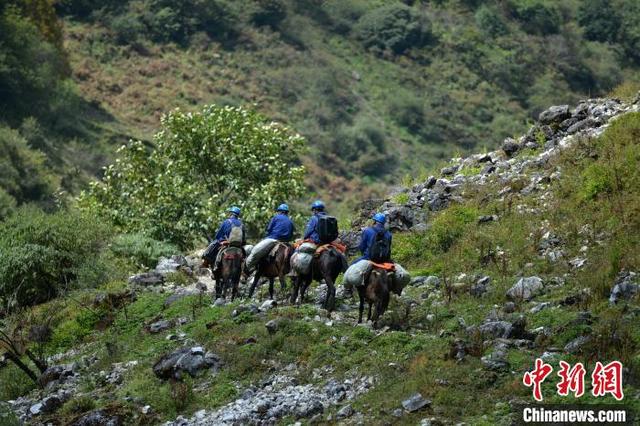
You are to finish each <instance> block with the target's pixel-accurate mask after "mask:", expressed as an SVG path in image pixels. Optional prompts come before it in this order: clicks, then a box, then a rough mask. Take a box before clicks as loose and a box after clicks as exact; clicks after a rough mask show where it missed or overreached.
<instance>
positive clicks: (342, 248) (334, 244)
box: [316, 241, 347, 255]
mask: <svg viewBox="0 0 640 426" xmlns="http://www.w3.org/2000/svg"><path fill="white" fill-rule="evenodd" d="M329 247H333V248H335V249H336V250H338V251H339V252H340V253H342V254H344V253H345V252H346V251H347V246H345V245H344V244H340V243H338V242H337V241H332V242H330V243H328V244H323V245H321V246H320V247H318V249H317V250H316V255H318V254H320V253H322V252H323V251H325V250H328V249H329Z"/></svg>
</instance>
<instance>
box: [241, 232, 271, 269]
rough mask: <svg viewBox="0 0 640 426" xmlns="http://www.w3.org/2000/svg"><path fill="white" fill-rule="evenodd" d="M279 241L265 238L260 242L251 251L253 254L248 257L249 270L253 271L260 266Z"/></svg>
mask: <svg viewBox="0 0 640 426" xmlns="http://www.w3.org/2000/svg"><path fill="white" fill-rule="evenodd" d="M277 242H278V240H276V239H273V238H265V239H264V240H262V241H260V242H259V243H258V244H256V245H255V246H253V249H252V250H251V254H250V255H249V257H247V262H246V264H247V268H249V269H253V268H255V267H256V266H258V263H259V262H260V261H261V260H262V259H263V258H264V257H265V256H266V255H268V254H269V252H270V251H271V249H272V248H273V247H274V246H275V245H276V243H277Z"/></svg>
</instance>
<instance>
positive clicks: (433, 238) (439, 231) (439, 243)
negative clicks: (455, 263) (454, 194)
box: [428, 205, 478, 252]
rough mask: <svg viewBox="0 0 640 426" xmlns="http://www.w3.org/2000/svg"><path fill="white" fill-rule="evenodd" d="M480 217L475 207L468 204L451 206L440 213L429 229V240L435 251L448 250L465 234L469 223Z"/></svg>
mask: <svg viewBox="0 0 640 426" xmlns="http://www.w3.org/2000/svg"><path fill="white" fill-rule="evenodd" d="M477 219H478V212H477V210H476V209H475V208H472V207H468V206H461V205H458V206H451V207H449V208H448V209H446V210H444V211H443V212H442V213H440V214H439V215H438V216H437V217H436V218H435V219H434V220H433V223H432V226H431V229H430V230H429V235H428V241H429V243H430V246H431V248H432V249H433V250H434V251H441V252H446V251H447V250H449V248H450V247H451V246H452V245H453V244H454V243H455V242H456V241H457V240H458V238H460V237H461V236H462V235H464V233H465V230H466V228H467V225H469V224H471V223H474V222H475V221H476V220H477Z"/></svg>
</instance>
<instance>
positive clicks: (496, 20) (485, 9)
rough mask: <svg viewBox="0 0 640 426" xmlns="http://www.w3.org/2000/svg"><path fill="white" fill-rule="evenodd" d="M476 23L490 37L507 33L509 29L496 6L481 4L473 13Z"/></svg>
mask: <svg viewBox="0 0 640 426" xmlns="http://www.w3.org/2000/svg"><path fill="white" fill-rule="evenodd" d="M475 19H476V25H478V27H479V28H480V29H481V30H482V31H483V32H484V33H485V34H488V35H490V36H491V37H497V36H501V35H504V34H507V33H508V31H509V29H508V28H507V25H506V24H505V22H504V21H503V19H502V15H501V14H500V12H499V11H498V10H496V8H494V7H490V6H482V7H480V8H479V9H478V11H477V12H476V14H475Z"/></svg>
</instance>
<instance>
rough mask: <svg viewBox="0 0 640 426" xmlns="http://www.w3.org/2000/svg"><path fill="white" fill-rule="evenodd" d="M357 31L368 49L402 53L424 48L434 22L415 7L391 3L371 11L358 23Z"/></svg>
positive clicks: (357, 34)
mask: <svg viewBox="0 0 640 426" xmlns="http://www.w3.org/2000/svg"><path fill="white" fill-rule="evenodd" d="M355 34H356V37H357V38H358V39H360V40H361V41H362V43H363V44H364V45H365V46H366V47H368V48H378V49H382V50H385V49H389V50H391V51H393V52H394V53H396V54H401V53H403V52H404V51H406V50H407V49H410V48H412V47H421V46H423V45H424V44H425V43H426V42H427V41H428V39H429V37H430V35H431V23H430V22H429V20H428V19H427V18H426V17H425V16H422V15H419V14H418V13H417V12H416V11H415V10H414V9H413V8H411V7H409V6H406V5H404V4H397V3H394V4H390V5H386V6H382V7H378V8H376V9H373V10H371V11H370V12H368V13H367V14H365V15H364V16H362V17H361V18H360V19H359V20H358V23H357V25H356V28H355Z"/></svg>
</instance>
